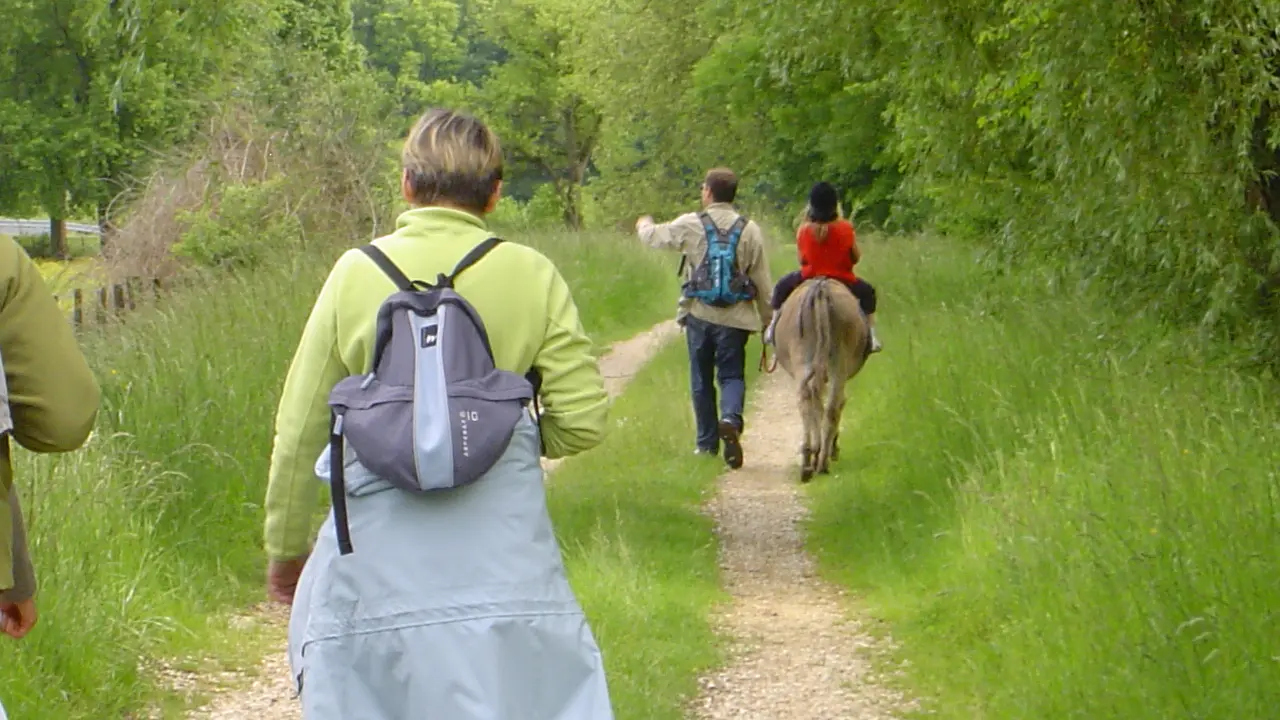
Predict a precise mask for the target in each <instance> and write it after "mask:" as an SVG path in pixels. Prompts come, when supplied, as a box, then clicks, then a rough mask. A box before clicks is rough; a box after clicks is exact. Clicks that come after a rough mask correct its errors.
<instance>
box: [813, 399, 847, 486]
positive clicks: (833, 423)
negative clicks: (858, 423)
mask: <svg viewBox="0 0 1280 720" xmlns="http://www.w3.org/2000/svg"><path fill="white" fill-rule="evenodd" d="M844 403H845V394H844V384H843V383H839V382H832V383H831V385H830V387H829V388H828V392H827V403H826V405H827V406H826V408H825V409H824V412H823V414H822V452H821V454H820V456H819V459H818V472H820V473H822V474H824V475H825V474H827V473H829V472H831V461H832V460H835V459H836V441H837V439H838V438H839V436H840V419H841V417H842V416H843V414H844Z"/></svg>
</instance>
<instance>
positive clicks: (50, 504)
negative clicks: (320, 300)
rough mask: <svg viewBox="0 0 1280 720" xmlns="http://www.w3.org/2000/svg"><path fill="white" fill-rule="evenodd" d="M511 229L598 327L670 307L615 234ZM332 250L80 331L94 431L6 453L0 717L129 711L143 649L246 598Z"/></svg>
mask: <svg viewBox="0 0 1280 720" xmlns="http://www.w3.org/2000/svg"><path fill="white" fill-rule="evenodd" d="M511 239H512V240H515V241H523V242H527V243H528V244H531V245H534V246H536V247H538V248H540V249H541V250H543V251H544V252H545V253H547V254H548V255H549V256H550V257H552V258H553V259H554V260H556V261H557V262H558V263H559V264H560V267H561V269H562V272H563V273H564V275H565V277H566V279H567V281H568V282H569V284H570V285H571V287H572V288H573V289H574V292H575V296H576V299H577V302H578V304H579V307H580V309H581V311H582V315H583V322H584V324H585V325H586V327H587V329H588V331H589V332H590V333H592V335H593V337H594V338H595V339H596V340H597V341H598V342H601V343H607V342H609V341H611V340H616V339H619V338H621V337H623V336H625V335H627V334H628V333H630V332H632V331H634V330H639V329H641V328H643V327H645V326H647V325H648V324H650V323H652V322H655V321H657V320H659V319H661V318H662V317H664V316H669V315H670V314H671V310H672V306H671V302H672V300H673V299H674V292H675V289H674V288H675V285H674V276H672V275H671V273H670V272H669V271H668V270H667V268H666V267H665V266H664V265H661V264H659V263H658V261H657V260H656V259H653V258H651V256H649V255H648V254H646V253H644V252H642V251H641V250H640V249H638V248H637V247H635V246H634V245H633V244H631V243H630V242H628V241H627V240H626V239H624V238H619V237H616V236H613V235H592V236H573V235H567V234H557V235H550V234H548V235H530V236H525V237H512V238H511ZM338 252H339V251H338V250H336V249H335V250H331V251H328V252H326V253H323V254H312V255H309V256H305V257H298V258H295V259H292V260H289V261H281V262H277V263H274V264H271V265H268V266H266V267H264V268H263V269H260V270H255V271H252V272H247V273H245V274H243V275H239V276H228V277H222V278H220V279H218V280H216V281H213V282H211V283H209V284H208V285H205V286H203V287H196V288H192V289H189V290H185V291H183V292H181V293H180V294H177V295H175V296H173V297H172V298H169V299H168V300H167V301H166V302H165V303H164V304H163V305H162V306H161V307H160V308H158V309H154V310H153V309H145V310H139V311H138V312H137V313H135V314H134V315H133V316H132V317H131V318H129V320H128V321H127V322H125V323H124V324H122V325H119V326H109V327H106V328H104V329H102V330H100V331H97V332H95V333H94V334H93V335H90V336H87V337H86V339H85V344H86V351H87V352H88V354H89V356H90V358H91V361H92V363H93V365H94V367H95V369H96V372H97V374H98V377H99V379H100V381H101V383H102V385H103V409H102V415H101V418H100V421H99V424H98V428H97V431H96V433H95V435H94V437H93V438H92V439H91V441H90V442H89V444H88V446H87V448H86V449H84V450H83V451H81V452H78V453H75V454H72V455H68V456H57V457H33V456H31V455H29V454H27V453H25V452H20V451H19V452H18V453H17V454H16V457H15V474H16V482H18V483H19V486H20V488H21V492H22V495H23V499H24V509H25V510H26V513H27V516H28V520H29V523H30V531H31V543H32V553H33V556H34V561H35V565H36V569H37V573H38V577H39V581H40V591H39V595H38V605H39V608H40V612H41V620H40V623H39V624H38V625H37V627H36V629H35V630H34V631H33V633H32V634H31V635H29V636H28V637H27V638H26V639H24V640H22V641H21V642H5V643H0V663H3V665H4V666H5V668H6V671H5V677H4V683H3V684H0V693H3V695H2V696H0V698H2V701H3V703H4V705H5V707H6V708H7V709H8V710H9V713H10V715H11V716H12V717H15V718H33V719H35V718H51V719H52V718H57V719H59V720H64V719H72V718H95V719H97V718H121V717H128V716H129V713H130V712H132V711H134V710H136V709H137V708H139V707H140V706H141V705H142V704H143V703H144V702H145V701H147V700H148V699H150V698H152V697H153V696H154V690H155V689H154V687H153V684H154V683H153V681H154V679H155V678H154V676H153V675H152V674H150V673H148V672H145V671H144V670H145V668H144V667H143V665H144V661H145V659H146V658H147V657H162V656H163V657H172V656H178V655H193V656H203V655H205V654H207V653H208V652H209V651H210V648H212V647H214V646H215V645H217V644H218V643H219V642H220V640H221V639H222V638H224V637H225V632H220V630H222V628H221V627H220V625H219V623H218V619H219V618H221V617H222V616H223V615H224V614H225V613H224V611H225V610H227V609H229V608H231V607H234V606H236V605H239V604H244V603H247V602H250V601H252V600H257V599H259V598H261V597H262V595H263V581H262V571H263V567H264V557H263V555H262V553H261V549H260V536H261V523H262V509H261V502H262V495H263V491H264V487H265V479H266V473H267V464H268V460H269V455H270V449H271V436H272V420H273V417H274V412H275V406H276V400H277V397H278V392H279V387H280V384H281V383H282V382H283V378H284V373H285V370H286V368H287V366H288V363H289V360H290V358H291V357H292V353H293V350H294V346H295V343H296V341H297V337H298V334H299V333H300V332H301V328H302V325H303V323H304V322H305V320H306V316H307V313H308V312H309V310H310V307H311V304H312V302H313V300H314V297H315V294H316V292H317V291H318V290H319V287H320V283H321V282H322V281H323V279H324V276H325V274H326V272H327V271H328V269H329V267H330V266H331V264H332V261H333V260H334V259H335V258H336V256H337V254H338ZM224 649H225V648H224Z"/></svg>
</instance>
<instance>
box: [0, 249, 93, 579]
mask: <svg viewBox="0 0 1280 720" xmlns="http://www.w3.org/2000/svg"><path fill="white" fill-rule="evenodd" d="M0 358H2V359H3V363H4V375H5V384H6V386H7V389H8V392H9V398H8V401H9V411H10V415H11V416H12V419H13V433H12V436H13V439H14V440H15V441H16V442H17V443H18V444H19V445H21V446H22V447H24V448H26V449H28V450H30V451H33V452H69V451H71V450H75V449H77V448H79V447H80V446H81V445H83V444H84V441H85V440H86V439H87V438H88V437H89V433H90V432H91V431H92V430H93V425H94V422H95V421H96V420H97V416H98V404H99V401H100V395H101V391H100V389H99V387H98V382H97V380H96V379H95V378H94V376H93V372H92V371H91V370H90V369H89V364H88V362H87V361H86V360H85V357H84V355H83V354H82V353H81V351H80V346H79V343H77V342H76V338H75V334H74V333H73V332H72V329H71V323H70V322H68V320H67V318H66V316H65V315H63V313H62V310H61V309H59V308H58V302H57V300H56V299H55V298H54V297H53V293H52V292H51V291H50V290H49V287H48V285H46V284H45V282H44V278H43V277H41V275H40V269H39V268H37V267H36V265H35V263H34V262H32V260H31V258H30V257H28V256H27V253H26V251H24V250H23V249H22V246H21V245H19V244H18V243H16V242H14V240H13V239H12V238H9V237H0ZM2 455H3V457H2V458H0V480H2V482H0V589H2V590H6V591H8V592H7V593H6V594H5V596H4V599H6V600H22V599H25V597H23V596H24V595H25V596H26V597H30V593H32V592H34V590H35V577H34V573H33V572H32V568H31V562H30V559H29V557H28V555H27V547H26V532H25V529H24V528H23V525H22V518H21V515H20V508H19V507H18V505H17V496H16V493H15V492H14V490H13V487H14V483H13V468H12V465H11V458H10V452H9V443H8V442H7V441H6V442H5V443H4V447H3V452H2Z"/></svg>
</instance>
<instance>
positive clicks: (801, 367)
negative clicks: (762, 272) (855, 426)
mask: <svg viewBox="0 0 1280 720" xmlns="http://www.w3.org/2000/svg"><path fill="white" fill-rule="evenodd" d="M778 312H779V313H780V315H779V317H778V324H777V326H776V327H775V328H774V342H775V343H776V345H777V356H778V364H780V365H782V367H783V368H784V369H785V370H786V371H787V374H788V375H790V376H791V378H792V379H793V380H797V381H799V383H800V388H799V390H800V413H801V416H802V417H803V419H804V444H803V445H802V446H801V448H800V454H801V458H802V462H801V466H800V480H801V482H808V481H809V480H810V478H812V477H813V474H814V472H818V473H823V474H826V473H828V472H830V470H831V461H832V460H835V459H837V457H838V456H839V435H840V416H841V413H842V412H843V411H844V403H845V383H847V382H848V381H849V380H850V379H851V378H853V376H854V375H857V374H858V371H859V370H861V369H862V366H863V364H864V363H865V362H866V359H867V349H868V342H869V339H870V334H869V332H868V329H867V319H866V316H864V315H863V314H862V309H861V308H860V307H859V306H858V300H857V298H855V297H854V296H853V293H851V292H849V289H848V288H847V287H845V285H844V284H843V283H841V282H840V281H838V280H832V279H830V278H825V277H815V278H811V279H809V280H806V281H805V282H804V284H802V285H801V286H800V287H798V288H796V291H795V292H794V293H792V294H791V296H790V297H789V298H787V301H786V302H785V303H783V305H782V309H781V310H779V311H778Z"/></svg>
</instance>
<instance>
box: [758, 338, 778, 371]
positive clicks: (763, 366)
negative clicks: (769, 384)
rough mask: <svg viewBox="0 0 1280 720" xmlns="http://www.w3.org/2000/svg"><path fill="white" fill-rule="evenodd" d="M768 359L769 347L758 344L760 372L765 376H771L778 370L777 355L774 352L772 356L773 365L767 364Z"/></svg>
mask: <svg viewBox="0 0 1280 720" xmlns="http://www.w3.org/2000/svg"><path fill="white" fill-rule="evenodd" d="M768 358H769V346H768V345H766V344H765V343H760V370H761V371H763V372H764V373H765V374H772V373H773V371H774V370H777V369H778V354H777V353H776V352H775V353H774V354H773V364H769V362H768Z"/></svg>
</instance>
